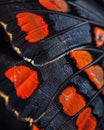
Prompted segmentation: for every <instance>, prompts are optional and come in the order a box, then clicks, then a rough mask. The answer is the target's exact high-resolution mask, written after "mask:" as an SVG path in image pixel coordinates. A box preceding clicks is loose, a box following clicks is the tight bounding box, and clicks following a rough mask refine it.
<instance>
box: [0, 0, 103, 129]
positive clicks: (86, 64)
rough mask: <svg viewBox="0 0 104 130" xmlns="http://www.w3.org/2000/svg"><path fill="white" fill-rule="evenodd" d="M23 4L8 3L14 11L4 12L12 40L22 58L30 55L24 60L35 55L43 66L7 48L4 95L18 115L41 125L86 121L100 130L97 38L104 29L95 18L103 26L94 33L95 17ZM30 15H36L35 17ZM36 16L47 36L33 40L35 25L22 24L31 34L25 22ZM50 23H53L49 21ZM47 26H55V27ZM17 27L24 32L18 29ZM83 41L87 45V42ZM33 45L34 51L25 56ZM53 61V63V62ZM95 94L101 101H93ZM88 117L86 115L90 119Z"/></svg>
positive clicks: (56, 126)
mask: <svg viewBox="0 0 104 130" xmlns="http://www.w3.org/2000/svg"><path fill="white" fill-rule="evenodd" d="M23 3H24V4H25V6H23V4H21V2H20V4H19V1H17V3H12V2H10V3H9V4H7V5H6V4H5V9H7V10H8V11H7V12H9V11H10V10H11V9H12V12H10V13H8V14H7V15H5V16H2V15H1V21H2V23H7V26H8V27H7V30H9V29H10V30H13V37H14V38H15V37H16V39H15V42H14V41H12V42H11V44H12V46H13V47H14V48H15V50H16V51H17V52H18V53H19V54H20V55H21V56H22V58H24V57H25V58H24V59H27V60H28V61H30V60H31V61H32V64H33V62H34V64H33V65H37V64H39V65H38V66H41V67H37V68H35V67H33V66H31V65H30V64H28V63H27V62H25V61H23V60H22V59H20V57H19V58H15V57H14V56H13V55H11V56H10V55H9V56H8V55H4V53H1V55H0V57H1V61H0V68H1V81H0V86H1V87H0V92H1V93H0V95H1V96H2V97H3V98H4V99H5V101H6V104H7V106H8V107H9V108H10V109H11V110H12V111H14V112H15V113H16V114H17V115H18V117H20V118H22V119H25V120H28V121H30V122H31V123H34V124H36V125H37V126H38V127H39V128H40V129H41V128H44V129H45V130H50V129H53V130H57V129H59V130H61V129H64V130H69V129H77V128H79V129H83V128H84V127H85V126H86V129H91V130H92V129H93V130H94V129H95V127H96V126H97V124H98V122H99V120H100V118H101V117H103V113H104V111H103V110H104V101H103V99H104V98H103V96H104V95H103V92H101V91H102V89H103V85H104V82H103V81H104V73H103V72H104V71H103V67H104V64H103V58H104V53H103V44H101V46H100V47H99V48H97V47H96V46H95V45H96V40H94V38H95V37H98V36H100V37H103V28H102V29H101V27H100V25H99V24H94V23H93V25H94V27H96V26H97V28H96V29H97V31H95V33H94V32H93V29H94V28H93V27H92V26H91V25H92V23H89V21H90V20H86V19H85V18H79V17H76V16H72V15H69V14H63V13H59V12H57V13H56V12H47V11H46V10H42V11H39V10H40V9H42V7H40V6H35V7H34V8H36V11H29V12H27V10H29V9H32V10H33V4H32V3H31V6H30V4H29V3H28V2H27V3H26V2H23ZM33 3H34V2H33ZM2 4H3V3H2ZM36 4H39V3H38V2H36ZM26 5H27V8H26ZM10 7H11V8H10ZM20 7H21V8H20ZM37 8H39V9H37ZM0 9H2V11H1V12H3V11H4V10H3V8H0ZM37 10H38V12H37ZM18 11H19V12H18ZM7 17H8V21H6V20H7ZM28 17H29V18H30V17H32V20H29V19H28ZM34 17H35V19H36V18H37V19H38V20H34V21H35V24H36V27H39V30H38V29H37V31H40V30H41V32H42V39H40V41H38V42H34V43H33V44H30V43H31V42H29V41H27V40H24V39H25V36H28V35H27V34H28V33H27V31H28V30H29V29H30V28H31V26H30V25H32V24H29V25H28V26H29V27H30V28H25V27H23V28H22V29H23V30H24V32H25V33H24V32H23V31H22V29H21V26H22V25H25V24H26V23H24V22H27V21H28V20H29V21H28V22H27V23H31V22H33V23H34V21H33V19H34ZM22 19H23V20H22ZM24 19H25V21H24ZM37 21H38V23H36V22H37ZM65 21H66V23H64V22H65ZM67 21H68V22H67ZM69 21H70V22H69ZM18 23H19V25H18ZM46 23H48V24H46ZM50 23H51V24H52V26H49V24H50ZM4 25H5V24H4ZM12 25H13V26H12ZM14 25H15V26H14ZM33 25H34V24H33ZM41 25H42V26H41ZM47 25H48V26H49V27H52V29H50V30H52V32H51V31H49V27H48V26H47ZM59 25H61V26H59ZM34 26H35V25H34ZM101 26H102V25H101ZM40 27H41V28H40ZM100 29H101V30H100ZM14 30H15V31H14ZM17 30H19V32H21V33H18V32H16V31H17ZM43 30H44V32H43ZM63 30H64V31H63ZM91 30H92V31H91ZM35 31H36V30H35ZM8 32H9V31H8ZM11 32H12V31H10V33H11ZM33 32H34V31H33ZM99 32H100V33H99ZM48 33H49V34H48ZM22 34H23V35H22ZM37 34H38V33H37ZM43 34H44V36H43ZM93 34H94V37H92V35H93ZM17 35H18V36H17ZM46 35H47V36H46ZM17 37H18V38H20V39H18V38H17ZM34 37H35V35H34ZM37 37H38V36H37ZM37 37H36V38H37ZM50 37H51V40H50ZM28 38H30V37H28ZM28 38H27V39H28ZM39 38H41V36H39ZM77 38H78V39H77ZM21 40H23V42H21ZM30 40H31V39H30ZM32 40H34V39H32ZM35 40H36V39H35ZM38 40H39V39H38ZM101 41H102V40H101ZM24 42H26V44H24ZM57 42H58V43H57ZM97 42H98V39H97ZM17 43H19V46H18V45H17ZM42 43H43V45H42ZM83 45H84V47H81V46H83ZM85 45H88V46H87V47H85ZM57 47H58V49H56V48H57ZM50 49H52V50H51V51H50ZM27 50H28V55H25V54H27ZM46 50H47V51H46ZM70 50H71V51H70ZM25 51H26V53H25ZM29 53H30V55H29ZM44 53H45V54H44ZM31 55H32V56H31ZM28 56H30V57H28ZM39 56H40V58H39ZM29 59H30V60H29ZM32 59H36V60H32ZM52 59H53V61H52ZM54 59H55V60H54ZM49 61H52V62H51V63H50V64H49ZM36 72H37V73H36ZM39 73H40V76H39ZM98 73H99V75H98ZM28 74H29V76H28ZM31 75H32V76H31ZM32 77H33V78H32ZM39 77H41V78H39ZM21 79H22V81H21ZM28 79H29V80H28ZM34 79H35V80H34ZM28 81H29V82H28ZM5 84H6V85H5ZM31 85H33V86H31ZM30 88H31V89H30ZM98 95H99V96H98ZM13 97H14V98H13ZM94 99H96V100H95V101H93V100H94ZM79 102H80V103H79ZM79 104H80V105H79ZM83 107H84V109H83ZM73 108H74V109H73ZM82 109H83V111H82ZM79 111H80V112H79ZM86 113H88V116H86ZM83 117H86V118H85V120H84V121H83ZM82 121H83V122H82ZM89 124H91V125H90V126H91V127H90V126H89Z"/></svg>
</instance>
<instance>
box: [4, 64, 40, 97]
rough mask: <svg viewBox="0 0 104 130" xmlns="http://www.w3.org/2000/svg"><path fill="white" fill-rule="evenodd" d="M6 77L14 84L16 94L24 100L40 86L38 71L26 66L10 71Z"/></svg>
mask: <svg viewBox="0 0 104 130" xmlns="http://www.w3.org/2000/svg"><path fill="white" fill-rule="evenodd" d="M5 76H6V77H7V78H8V79H10V80H11V82H13V83H14V87H15V89H16V94H17V96H18V97H21V98H22V99H26V98H28V97H30V96H31V95H32V93H33V92H34V91H35V90H36V89H37V87H38V86H39V84H40V82H39V79H38V73H37V71H34V70H32V69H30V68H28V67H26V66H24V65H21V66H14V67H12V68H10V69H8V70H7V71H6V72H5Z"/></svg>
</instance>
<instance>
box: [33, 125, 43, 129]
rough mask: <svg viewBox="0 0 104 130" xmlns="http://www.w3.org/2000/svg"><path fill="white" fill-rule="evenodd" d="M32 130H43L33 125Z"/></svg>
mask: <svg viewBox="0 0 104 130" xmlns="http://www.w3.org/2000/svg"><path fill="white" fill-rule="evenodd" d="M32 130H44V129H39V128H38V127H37V126H36V125H33V127H32Z"/></svg>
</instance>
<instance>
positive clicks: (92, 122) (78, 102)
mask: <svg viewBox="0 0 104 130" xmlns="http://www.w3.org/2000/svg"><path fill="white" fill-rule="evenodd" d="M59 102H60V103H61V104H62V106H63V110H64V112H65V113H66V114H67V115H69V116H74V115H75V114H76V113H77V112H79V111H80V110H81V109H82V108H83V107H84V106H85V105H86V101H85V99H84V97H83V96H81V95H80V94H78V93H77V92H76V89H75V88H74V87H71V86H70V87H68V88H66V89H65V90H64V91H63V92H62V94H61V95H60V96H59ZM91 112H92V111H91V108H87V109H85V110H84V111H83V112H81V113H80V114H79V116H78V118H77V120H76V125H77V127H78V130H95V128H96V124H97V119H96V118H95V117H94V116H93V115H92V114H91Z"/></svg>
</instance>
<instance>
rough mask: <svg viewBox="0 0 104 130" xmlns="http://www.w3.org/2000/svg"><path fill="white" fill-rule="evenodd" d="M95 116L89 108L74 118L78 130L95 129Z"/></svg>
mask: <svg viewBox="0 0 104 130" xmlns="http://www.w3.org/2000/svg"><path fill="white" fill-rule="evenodd" d="M96 124H97V120H96V118H95V117H94V116H93V115H92V114H91V108H87V109H85V110H84V111H83V112H82V113H80V115H79V116H78V118H77V120H76V125H77V127H78V130H95V128H96Z"/></svg>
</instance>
